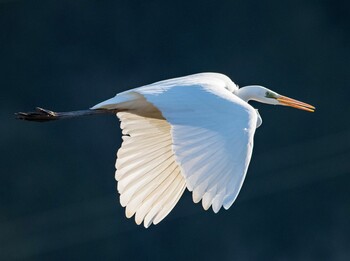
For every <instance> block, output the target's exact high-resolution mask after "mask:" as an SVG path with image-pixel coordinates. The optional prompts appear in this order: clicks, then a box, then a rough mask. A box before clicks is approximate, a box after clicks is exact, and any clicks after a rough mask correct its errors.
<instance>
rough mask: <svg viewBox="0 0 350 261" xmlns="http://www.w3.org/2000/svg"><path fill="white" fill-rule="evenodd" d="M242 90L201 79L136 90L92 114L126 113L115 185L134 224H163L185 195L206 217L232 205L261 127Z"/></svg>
mask: <svg viewBox="0 0 350 261" xmlns="http://www.w3.org/2000/svg"><path fill="white" fill-rule="evenodd" d="M237 90H238V87H237V86H236V85H235V84H234V83H233V82H232V81H231V80H230V79H229V78H228V77H227V76H225V75H222V74H216V73H201V74H196V75H191V76H186V77H181V78H175V79H170V80H165V81H161V82H157V83H154V84H150V85H146V86H143V87H140V88H136V89H132V90H129V91H126V92H123V93H120V94H117V96H115V97H114V98H112V99H109V100H107V101H105V102H102V103H100V104H98V105H96V106H94V107H93V108H92V109H118V110H122V112H119V113H117V116H118V118H119V119H120V121H121V128H122V130H123V143H122V146H121V148H120V149H119V151H118V154H117V162H116V169H117V170H116V175H115V177H116V180H117V181H118V192H119V193H120V203H121V205H122V206H124V207H126V210H125V211H126V216H127V217H132V216H133V215H134V214H135V220H136V223H137V224H140V223H141V222H142V221H144V226H145V227H148V226H149V225H150V224H151V223H154V224H157V223H158V222H160V221H161V220H162V219H163V218H164V217H165V216H166V215H167V214H168V213H169V212H170V211H171V210H172V209H173V207H174V206H175V205H176V203H177V202H178V200H179V199H180V197H181V195H182V193H183V192H184V190H185V188H186V187H187V188H188V189H189V190H190V191H192V195H193V201H194V202H196V203H197V202H199V201H200V200H202V205H203V208H204V209H205V210H207V209H208V208H209V207H210V206H212V208H213V210H214V212H215V213H216V212H218V211H219V210H220V208H221V207H222V206H223V207H224V208H225V209H228V208H229V207H230V206H231V205H232V203H233V202H234V201H235V199H236V197H237V195H238V193H239V191H240V189H241V186H242V184H243V181H244V178H245V174H246V172H247V168H248V165H249V161H250V158H251V154H252V149H253V136H254V132H255V129H256V123H257V114H256V111H255V110H254V109H253V108H252V107H251V106H250V105H249V104H247V103H246V102H244V101H243V100H241V99H240V98H239V97H237V96H236V95H235V94H234V92H236V91H237ZM124 110H125V111H124Z"/></svg>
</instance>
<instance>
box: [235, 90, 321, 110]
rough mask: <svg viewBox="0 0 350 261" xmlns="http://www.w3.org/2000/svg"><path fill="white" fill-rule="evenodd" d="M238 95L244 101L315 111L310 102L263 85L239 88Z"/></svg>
mask: <svg viewBox="0 0 350 261" xmlns="http://www.w3.org/2000/svg"><path fill="white" fill-rule="evenodd" d="M238 96H239V97H241V98H242V99H243V100H245V101H249V100H255V101H258V102H262V103H266V104H271V105H282V106H289V107H293V108H296V109H300V110H304V111H309V112H314V111H315V107H314V106H312V105H310V104H307V103H305V102H301V101H298V100H295V99H292V98H289V97H286V96H283V95H280V94H278V93H276V92H274V91H272V90H269V89H267V88H265V87H263V86H257V85H252V86H246V87H243V88H240V89H239V91H238Z"/></svg>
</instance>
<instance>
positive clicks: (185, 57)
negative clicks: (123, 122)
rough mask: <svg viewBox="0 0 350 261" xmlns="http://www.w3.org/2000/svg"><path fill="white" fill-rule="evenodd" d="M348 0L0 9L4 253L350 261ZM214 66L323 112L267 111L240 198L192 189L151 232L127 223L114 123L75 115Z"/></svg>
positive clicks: (0, 253) (71, 0)
mask: <svg viewBox="0 0 350 261" xmlns="http://www.w3.org/2000/svg"><path fill="white" fill-rule="evenodd" d="M349 10H350V9H349V4H348V1H334V0H328V1H327V0H324V1H321V0H320V1H317V0H303V1H301V0H296V1H277V0H273V1H243V0H238V1H183V3H180V2H178V1H171V2H170V1H160V0H159V1H92V0H85V1H83V0H57V1H53V0H45V1H43V0H37V1H34V0H33V1H30V0H27V1H24V0H22V1H19V0H18V1H0V73H1V77H0V86H1V94H0V99H1V100H0V106H1V107H0V118H1V125H0V140H1V147H0V152H1V175H0V186H1V187H0V259H1V260H109V259H111V260H133V259H135V260H137V259H139V260H181V259H182V260H350V218H349V217H350V193H349V187H350V176H349V174H350V162H349V160H350V120H349V112H350V111H349V95H350V91H349V85H348V84H349V82H350V79H349V78H350V77H349V75H350V74H349V68H350V66H349V65H350V64H349V61H350V57H349V42H350V39H349V25H350V24H349V16H350V11H349ZM203 71H215V72H221V73H225V74H227V75H228V76H229V77H231V79H232V80H233V81H235V82H236V83H237V84H239V85H240V86H244V85H248V84H261V85H264V86H266V87H268V88H271V89H273V90H275V91H277V92H279V93H281V94H284V95H287V96H290V97H293V98H297V99H300V100H302V101H305V102H308V103H311V104H313V105H315V106H316V107H317V111H316V112H315V113H307V112H303V111H298V110H293V109H289V108H285V107H277V106H268V105H262V104H257V103H254V104H253V105H254V106H256V107H257V108H259V111H260V114H261V115H262V117H263V125H262V126H261V127H260V128H259V129H258V131H257V133H256V137H255V148H254V153H253V158H252V162H251V166H250V169H249V171H248V175H247V179H246V182H245V184H244V186H243V189H242V191H241V193H240V196H239V197H238V199H237V201H236V203H235V204H234V205H233V206H232V207H231V208H230V210H228V211H224V210H221V211H220V213H219V214H216V215H215V214H214V213H213V212H212V211H208V212H205V211H203V209H202V207H201V206H200V205H195V204H193V203H192V199H191V195H190V193H188V192H186V193H185V194H184V196H183V198H182V200H180V202H179V204H178V205H177V206H176V207H175V209H174V210H173V211H172V212H171V214H170V215H169V216H168V217H167V218H166V219H165V220H164V221H163V222H161V223H160V224H159V225H157V226H152V227H151V228H149V229H147V230H146V229H144V228H143V227H138V226H136V225H135V223H134V221H133V220H128V219H126V218H125V216H124V209H123V208H122V207H121V206H120V205H119V202H118V197H117V192H116V184H115V181H114V174H113V173H114V162H115V153H116V151H117V149H118V147H119V146H120V142H121V139H120V136H121V133H120V130H119V127H118V120H117V119H116V117H112V116H106V117H91V118H85V119H79V120H75V121H73V120H72V121H64V122H51V123H47V124H40V123H30V122H22V121H16V120H14V117H13V113H14V112H16V111H28V110H32V109H33V108H34V107H35V106H41V107H44V108H48V109H52V110H55V111H65V110H75V109H85V108H89V107H91V106H93V105H94V104H96V103H98V102H100V101H102V100H104V99H107V98H110V97H112V96H114V95H115V94H116V93H118V92H120V91H123V90H126V89H129V88H133V87H137V86H140V85H144V84H147V83H151V82H154V81H158V80H162V79H166V78H171V77H176V76H182V75H187V74H192V73H196V72H203Z"/></svg>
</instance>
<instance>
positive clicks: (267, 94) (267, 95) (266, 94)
mask: <svg viewBox="0 0 350 261" xmlns="http://www.w3.org/2000/svg"><path fill="white" fill-rule="evenodd" d="M265 97H266V98H271V99H273V98H276V95H275V94H274V93H272V92H269V91H267V92H265Z"/></svg>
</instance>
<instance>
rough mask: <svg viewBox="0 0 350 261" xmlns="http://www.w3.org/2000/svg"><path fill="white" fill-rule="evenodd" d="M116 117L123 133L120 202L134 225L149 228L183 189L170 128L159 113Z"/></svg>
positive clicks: (119, 163)
mask: <svg viewBox="0 0 350 261" xmlns="http://www.w3.org/2000/svg"><path fill="white" fill-rule="evenodd" d="M149 106H152V105H151V104H149ZM154 114H155V113H154V111H153V112H152V115H154ZM117 116H118V117H119V119H120V121H121V128H122V130H123V135H124V136H123V143H122V146H121V148H120V149H119V151H118V153H117V161H116V169H117V170H116V174H115V178H116V180H117V181H118V192H119V193H120V203H121V205H122V206H123V207H125V215H126V216H127V217H128V218H130V217H132V216H134V215H135V221H136V223H137V224H141V223H142V222H144V226H145V227H148V226H150V224H151V223H152V222H153V223H154V222H157V223H159V222H160V221H161V220H162V219H164V218H165V217H166V216H167V215H168V214H169V213H170V211H171V210H172V209H173V208H174V206H175V205H176V203H177V202H178V200H179V199H180V197H181V195H182V194H183V192H184V190H185V188H186V184H185V179H184V178H183V176H182V175H181V174H180V169H179V166H178V164H177V163H176V161H175V156H174V153H173V151H172V138H171V132H170V129H171V128H170V125H169V123H167V122H166V121H165V120H164V118H163V117H162V116H161V115H158V116H157V117H156V118H149V117H144V116H141V115H138V114H135V113H130V112H119V113H118V114H117Z"/></svg>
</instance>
